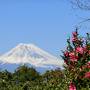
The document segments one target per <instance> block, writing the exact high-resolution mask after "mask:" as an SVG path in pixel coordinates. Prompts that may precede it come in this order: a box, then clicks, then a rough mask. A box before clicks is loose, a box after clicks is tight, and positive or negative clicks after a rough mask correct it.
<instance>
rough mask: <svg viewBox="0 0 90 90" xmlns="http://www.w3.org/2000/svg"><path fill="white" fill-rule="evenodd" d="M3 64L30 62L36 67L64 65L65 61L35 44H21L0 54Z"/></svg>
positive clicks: (0, 60)
mask: <svg viewBox="0 0 90 90" xmlns="http://www.w3.org/2000/svg"><path fill="white" fill-rule="evenodd" d="M0 62H1V63H2V64H30V65H32V66H35V67H42V68H47V67H48V66H50V67H51V66H57V67H62V65H63V61H62V60H60V59H58V58H57V57H55V56H53V55H51V54H49V53H47V52H46V51H44V50H42V49H40V48H39V47H37V46H35V45H34V44H23V43H21V44H19V45H17V46H16V47H15V48H13V49H12V50H10V51H9V52H7V53H5V54H3V55H2V56H0Z"/></svg>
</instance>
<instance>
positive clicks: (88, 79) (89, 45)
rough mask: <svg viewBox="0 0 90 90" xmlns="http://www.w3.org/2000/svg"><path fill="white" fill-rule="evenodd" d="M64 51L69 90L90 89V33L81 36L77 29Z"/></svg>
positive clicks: (66, 81) (66, 80) (66, 82)
mask: <svg viewBox="0 0 90 90" xmlns="http://www.w3.org/2000/svg"><path fill="white" fill-rule="evenodd" d="M67 43H68V46H67V48H66V50H65V51H63V56H62V58H63V59H64V62H65V66H64V67H65V70H64V75H65V84H66V86H67V87H66V88H67V90H80V89H81V90H90V35H89V33H87V36H86V37H85V38H83V37H80V36H79V34H78V31H77V29H76V31H75V32H73V33H72V38H69V39H68V40H67Z"/></svg>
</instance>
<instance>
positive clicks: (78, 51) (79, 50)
mask: <svg viewBox="0 0 90 90" xmlns="http://www.w3.org/2000/svg"><path fill="white" fill-rule="evenodd" d="M76 52H77V53H80V54H83V52H84V48H83V47H77V48H76Z"/></svg>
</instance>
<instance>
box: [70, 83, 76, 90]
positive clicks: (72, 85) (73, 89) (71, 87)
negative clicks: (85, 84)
mask: <svg viewBox="0 0 90 90" xmlns="http://www.w3.org/2000/svg"><path fill="white" fill-rule="evenodd" d="M69 90H76V86H75V85H74V84H73V83H72V82H71V83H70V85H69Z"/></svg>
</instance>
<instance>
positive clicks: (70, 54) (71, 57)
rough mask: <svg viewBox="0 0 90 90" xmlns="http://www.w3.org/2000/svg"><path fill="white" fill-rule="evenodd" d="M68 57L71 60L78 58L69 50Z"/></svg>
mask: <svg viewBox="0 0 90 90" xmlns="http://www.w3.org/2000/svg"><path fill="white" fill-rule="evenodd" d="M69 57H70V60H71V61H77V60H78V57H77V56H76V55H75V53H74V52H70V53H69Z"/></svg>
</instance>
